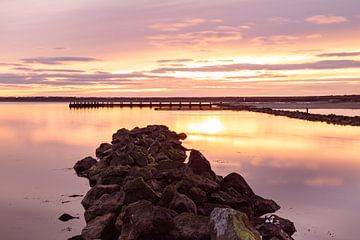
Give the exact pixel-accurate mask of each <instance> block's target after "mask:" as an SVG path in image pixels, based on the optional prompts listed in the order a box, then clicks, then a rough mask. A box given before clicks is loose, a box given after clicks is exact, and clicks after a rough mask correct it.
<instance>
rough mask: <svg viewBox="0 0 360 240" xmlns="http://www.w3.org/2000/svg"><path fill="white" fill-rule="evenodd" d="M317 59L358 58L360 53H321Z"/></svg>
mask: <svg viewBox="0 0 360 240" xmlns="http://www.w3.org/2000/svg"><path fill="white" fill-rule="evenodd" d="M317 56H318V57H356V56H360V52H335V53H322V54H318V55H317Z"/></svg>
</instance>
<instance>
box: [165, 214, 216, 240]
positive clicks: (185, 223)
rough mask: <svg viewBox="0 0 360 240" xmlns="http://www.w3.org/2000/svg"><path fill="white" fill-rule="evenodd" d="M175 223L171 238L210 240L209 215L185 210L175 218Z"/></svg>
mask: <svg viewBox="0 0 360 240" xmlns="http://www.w3.org/2000/svg"><path fill="white" fill-rule="evenodd" d="M174 223H175V230H174V231H172V232H171V235H172V238H171V239H179V240H210V225H209V217H206V216H200V215H195V214H193V213H189V212H184V213H182V214H180V215H178V216H177V217H175V218H174Z"/></svg>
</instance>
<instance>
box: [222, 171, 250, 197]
mask: <svg viewBox="0 0 360 240" xmlns="http://www.w3.org/2000/svg"><path fill="white" fill-rule="evenodd" d="M220 186H221V188H222V189H227V188H229V187H232V188H234V189H235V190H236V191H237V192H239V193H240V194H243V195H247V196H253V195H255V194H254V192H253V190H252V189H251V188H250V186H249V185H248V184H247V182H246V181H245V179H244V178H243V177H242V176H241V175H240V174H237V173H230V174H229V175H227V176H226V177H225V178H224V179H223V180H222V181H221V183H220Z"/></svg>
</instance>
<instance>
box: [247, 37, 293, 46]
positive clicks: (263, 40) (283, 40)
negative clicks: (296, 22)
mask: <svg viewBox="0 0 360 240" xmlns="http://www.w3.org/2000/svg"><path fill="white" fill-rule="evenodd" d="M296 40H299V37H297V36H292V35H275V36H259V37H255V38H253V39H252V40H251V41H252V42H253V43H255V44H262V45H265V44H267V45H282V44H292V43H294V42H295V41H296Z"/></svg>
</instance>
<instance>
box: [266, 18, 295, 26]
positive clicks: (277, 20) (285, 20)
mask: <svg viewBox="0 0 360 240" xmlns="http://www.w3.org/2000/svg"><path fill="white" fill-rule="evenodd" d="M268 20H269V22H271V23H276V24H283V23H288V22H290V21H291V20H290V19H289V18H286V17H272V18H269V19H268Z"/></svg>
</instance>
